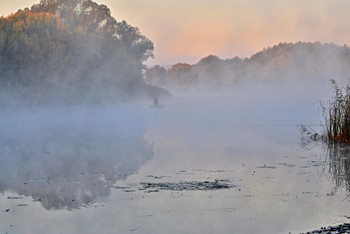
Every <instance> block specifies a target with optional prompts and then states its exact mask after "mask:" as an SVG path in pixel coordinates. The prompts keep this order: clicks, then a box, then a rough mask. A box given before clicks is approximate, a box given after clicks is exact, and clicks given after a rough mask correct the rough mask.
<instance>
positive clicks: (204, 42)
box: [0, 0, 350, 65]
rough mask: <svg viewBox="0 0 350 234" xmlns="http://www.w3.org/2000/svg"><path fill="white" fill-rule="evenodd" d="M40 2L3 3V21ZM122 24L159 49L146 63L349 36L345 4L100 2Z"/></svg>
mask: <svg viewBox="0 0 350 234" xmlns="http://www.w3.org/2000/svg"><path fill="white" fill-rule="evenodd" d="M35 3H38V1H36V0H29V1H24V0H17V1H8V0H1V1H0V4H1V9H0V15H7V14H10V13H13V12H16V11H17V9H19V8H24V7H30V6H32V5H33V4H35ZM97 3H99V4H105V5H107V6H108V7H109V8H110V9H111V12H112V15H113V16H114V17H115V18H116V19H117V20H119V21H120V20H122V19H125V20H126V21H127V22H129V23H130V24H132V25H134V26H137V27H139V28H140V29H141V32H142V33H143V34H144V35H146V36H147V37H148V38H150V40H152V41H153V42H154V44H155V48H156V49H155V55H156V58H155V59H149V60H148V61H147V63H148V64H149V65H152V64H161V65H169V64H174V63H177V62H179V61H181V62H188V63H196V62H198V61H199V60H200V59H201V58H203V57H205V56H207V55H209V54H215V55H218V56H219V57H221V58H232V57H234V56H239V57H249V56H251V55H252V54H254V53H256V52H258V51H259V50H261V49H263V48H264V47H268V46H273V45H274V44H278V43H279V42H297V41H320V42H334V43H336V44H339V45H343V44H346V43H348V42H349V39H350V35H349V32H348V31H347V30H345V29H346V28H347V27H346V23H347V22H348V21H349V18H350V16H349V14H348V9H349V7H350V2H349V1H346V0H322V1H319V0H307V1H302V0H295V1H277V0H246V1H238V0H218V1H210V0H191V1H182V0H181V1H178V0H177V1H176V0H170V1H161V0H149V1H143V0H99V1H97Z"/></svg>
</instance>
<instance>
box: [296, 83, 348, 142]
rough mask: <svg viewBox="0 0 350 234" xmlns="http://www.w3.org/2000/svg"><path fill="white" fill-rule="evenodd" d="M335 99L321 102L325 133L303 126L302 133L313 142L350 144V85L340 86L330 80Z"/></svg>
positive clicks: (322, 124) (301, 127)
mask: <svg viewBox="0 0 350 234" xmlns="http://www.w3.org/2000/svg"><path fill="white" fill-rule="evenodd" d="M330 82H331V85H332V89H333V97H332V99H331V100H328V101H326V102H323V101H322V102H320V107H321V112H322V115H323V118H324V122H321V126H323V133H322V134H319V133H317V132H316V131H315V130H313V129H312V128H311V127H308V126H305V125H301V126H300V133H301V135H302V136H305V137H306V138H308V139H311V140H313V141H323V142H326V143H328V144H349V143H350V84H347V85H346V86H339V85H338V83H337V82H336V81H335V80H333V79H331V80H330Z"/></svg>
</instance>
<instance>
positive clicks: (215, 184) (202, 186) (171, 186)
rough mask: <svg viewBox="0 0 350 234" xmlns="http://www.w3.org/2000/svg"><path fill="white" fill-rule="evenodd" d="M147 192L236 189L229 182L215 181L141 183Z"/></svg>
mask: <svg viewBox="0 0 350 234" xmlns="http://www.w3.org/2000/svg"><path fill="white" fill-rule="evenodd" d="M140 184H141V185H142V187H143V188H144V189H146V190H148V189H150V190H152V191H157V192H158V191H159V190H170V191H183V190H187V191H195V190H198V191H206V190H218V189H229V188H232V187H235V186H234V185H231V184H229V183H227V180H215V181H203V182H199V181H181V182H176V183H168V182H164V183H140Z"/></svg>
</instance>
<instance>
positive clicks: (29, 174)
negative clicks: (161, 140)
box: [0, 110, 153, 210]
mask: <svg viewBox="0 0 350 234" xmlns="http://www.w3.org/2000/svg"><path fill="white" fill-rule="evenodd" d="M39 112H40V113H27V112H25V113H23V112H22V113H16V114H14V113H11V114H9V115H8V118H6V119H5V118H3V120H5V122H7V123H8V125H7V126H8V127H7V128H5V127H4V126H2V128H1V130H0V131H1V134H0V149H1V150H0V154H1V164H0V192H1V193H4V192H8V191H11V192H15V193H17V194H18V195H20V196H31V197H32V198H33V200H35V201H39V202H40V203H41V204H42V205H43V206H44V207H45V208H46V209H68V210H72V209H78V208H80V207H82V206H87V205H90V204H91V203H93V202H96V201H97V200H98V199H99V198H101V197H105V196H108V195H109V194H110V188H109V187H108V186H111V185H113V184H114V183H115V182H116V181H117V180H121V179H125V178H126V177H127V176H128V175H129V174H131V173H134V172H135V171H136V170H137V169H138V168H139V167H140V166H141V165H142V164H143V163H145V161H147V160H149V159H150V158H151V157H152V155H153V153H152V147H151V146H150V145H149V144H147V143H146V142H145V140H144V139H143V138H142V129H140V126H135V125H129V126H134V127H129V128H128V129H127V133H125V131H126V130H125V129H123V126H124V125H125V124H126V121H128V124H132V120H130V117H129V116H123V113H113V114H112V113H109V114H110V115H109V116H110V118H109V119H102V120H101V119H99V114H100V113H96V112H89V113H84V114H83V115H84V116H85V117H84V118H82V113H73V114H72V113H68V116H67V112H65V114H63V115H61V117H57V116H56V114H57V113H55V114H53V113H51V112H47V111H42V110H41V111H39ZM61 114H62V113H61ZM78 117H79V121H78ZM130 121H131V122H130ZM10 198H11V197H9V199H10Z"/></svg>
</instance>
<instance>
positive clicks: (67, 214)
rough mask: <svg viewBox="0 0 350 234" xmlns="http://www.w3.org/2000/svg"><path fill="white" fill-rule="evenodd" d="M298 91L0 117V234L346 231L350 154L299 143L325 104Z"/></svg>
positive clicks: (200, 94) (187, 96) (194, 94)
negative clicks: (302, 127)
mask: <svg viewBox="0 0 350 234" xmlns="http://www.w3.org/2000/svg"><path fill="white" fill-rule="evenodd" d="M302 91H303V90H294V89H288V88H287V89H284V90H279V91H276V90H267V89H259V90H258V89H257V90H251V89H242V90H239V89H237V90H235V91H232V90H231V91H222V90H219V91H214V92H209V91H203V90H199V91H198V90H197V91H191V92H188V91H178V90H177V91H176V90H175V91H174V92H173V94H174V95H173V97H171V98H170V99H168V100H160V102H161V104H162V105H163V106H162V108H152V107H150V103H151V101H150V102H133V103H127V104H119V105H111V106H105V107H70V108H21V109H18V108H17V109H10V110H8V109H7V110H4V111H3V112H2V114H1V116H0V121H1V129H0V133H1V135H0V145H1V164H0V192H1V195H0V233H128V232H132V233H288V232H291V233H298V232H302V231H309V230H313V229H316V228H319V227H321V226H328V225H333V224H338V223H342V222H347V221H348V215H350V213H349V208H350V203H349V198H348V195H349V193H348V190H349V183H348V181H350V180H349V179H348V177H347V176H346V175H347V173H346V172H347V168H348V165H350V164H349V163H348V160H347V155H348V151H349V149H347V148H338V147H334V148H328V147H327V146H326V145H324V144H322V143H315V142H309V143H307V144H303V141H302V139H301V138H300V129H299V125H300V124H305V125H315V126H312V127H313V128H314V129H315V130H316V131H320V127H319V126H317V125H319V123H320V120H321V118H322V117H321V116H320V114H319V113H318V112H317V109H318V104H317V100H319V99H323V98H325V97H326V96H327V95H325V93H322V92H316V91H315V92H314V93H311V94H310V93H307V94H306V92H302ZM304 143H305V141H304ZM203 183H204V184H210V185H213V186H216V185H217V184H225V185H227V187H220V188H218V189H216V188H215V187H214V188H213V187H211V189H203V188H205V187H203ZM145 184H152V186H153V185H154V186H153V187H151V188H150V187H147V186H145ZM164 185H166V186H164ZM48 230H49V232H48Z"/></svg>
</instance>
